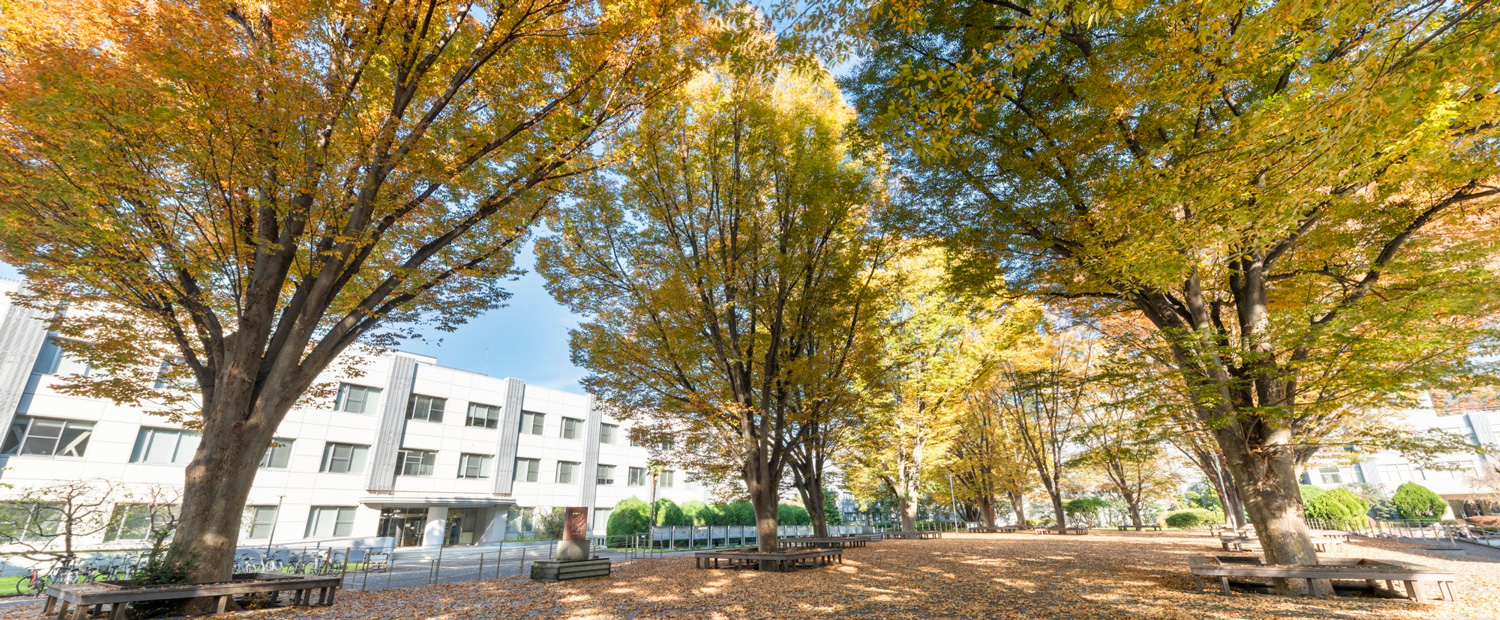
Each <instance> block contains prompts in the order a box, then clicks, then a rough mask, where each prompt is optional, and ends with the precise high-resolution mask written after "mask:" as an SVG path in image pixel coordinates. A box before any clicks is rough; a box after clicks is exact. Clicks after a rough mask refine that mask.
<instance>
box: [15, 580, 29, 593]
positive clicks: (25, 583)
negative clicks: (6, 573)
mask: <svg viewBox="0 0 1500 620" xmlns="http://www.w3.org/2000/svg"><path fill="white" fill-rule="evenodd" d="M16 594H19V595H21V596H26V595H27V594H31V579H30V578H26V579H21V580H19V581H17V582H16Z"/></svg>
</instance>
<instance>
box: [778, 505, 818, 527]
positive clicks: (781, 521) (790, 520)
mask: <svg viewBox="0 0 1500 620" xmlns="http://www.w3.org/2000/svg"><path fill="white" fill-rule="evenodd" d="M776 523H777V524H778V525H811V524H812V515H809V514H807V509H806V508H803V507H801V506H793V505H791V504H782V505H780V506H777V507H776Z"/></svg>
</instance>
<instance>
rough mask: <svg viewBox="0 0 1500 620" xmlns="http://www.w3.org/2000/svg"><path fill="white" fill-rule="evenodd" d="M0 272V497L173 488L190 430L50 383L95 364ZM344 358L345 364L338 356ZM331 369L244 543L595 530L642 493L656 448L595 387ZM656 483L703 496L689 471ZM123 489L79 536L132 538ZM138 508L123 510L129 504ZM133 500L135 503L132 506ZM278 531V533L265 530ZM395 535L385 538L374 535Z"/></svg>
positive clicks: (429, 362)
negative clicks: (568, 524) (565, 527)
mask: <svg viewBox="0 0 1500 620" xmlns="http://www.w3.org/2000/svg"><path fill="white" fill-rule="evenodd" d="M19 286H21V285H20V283H18V282H13V281H0V429H8V430H7V432H6V434H5V436H4V439H3V441H0V484H3V485H9V486H10V487H11V488H9V489H6V488H3V487H0V500H3V499H4V496H5V494H7V493H8V494H11V495H12V496H14V495H15V494H17V493H19V492H20V491H21V490H22V489H27V488H32V487H36V486H39V485H47V484H49V483H52V482H54V481H58V480H87V479H107V480H109V481H112V482H115V483H117V484H120V485H121V486H122V487H123V488H124V489H125V490H126V491H127V492H128V493H130V494H131V495H133V496H135V497H137V498H138V497H141V496H144V495H145V494H146V492H147V490H149V489H151V488H157V487H167V488H171V487H176V488H180V487H181V485H182V478H183V469H182V468H183V465H184V464H185V463H187V461H188V460H189V459H191V457H192V454H193V451H194V449H195V447H196V446H197V443H198V436H197V434H195V433H193V432H191V431H187V430H184V429H182V428H181V427H180V426H177V425H174V424H171V423H169V422H167V421H166V420H165V419H163V418H161V417H159V416H153V415H150V414H147V413H145V412H144V411H143V410H141V409H137V408H132V407H125V406H119V405H116V404H114V403H112V402H110V401H106V400H98V399H92V398H83V397H78V396H73V395H68V394H65V393H62V392H60V391H58V390H57V389H55V386H56V385H57V384H58V383H59V381H60V377H61V376H62V375H69V374H75V373H78V374H86V373H87V372H89V369H88V368H87V367H86V366H84V365H82V364H80V363H78V362H77V361H75V360H71V359H69V358H68V357H67V356H64V355H61V353H60V350H59V349H58V348H57V346H56V345H55V344H53V342H52V340H51V338H50V337H49V335H48V334H47V333H46V332H45V328H44V327H43V326H42V324H41V323H40V322H39V321H37V320H36V317H35V316H34V313H32V312H31V311H29V310H27V309H24V308H18V307H14V306H12V305H11V304H10V303H9V299H8V297H9V293H11V292H14V291H15V290H17V289H18V288H19ZM335 366H338V364H335ZM361 368H362V370H363V373H362V374H361V375H360V376H358V377H347V376H342V375H338V374H334V373H332V371H331V372H330V375H329V376H327V377H326V379H327V380H328V381H329V382H330V383H337V384H338V396H337V398H336V400H335V401H334V402H332V403H328V404H326V405H325V406H322V407H313V408H298V409H294V410H293V411H291V412H290V413H289V414H288V415H287V417H286V420H285V421H283V422H282V424H281V427H280V430H279V432H278V433H277V437H278V440H277V443H276V445H274V446H273V447H272V448H271V450H270V451H269V452H268V453H267V454H266V457H265V459H263V460H262V462H261V465H260V469H259V471H258V472H257V474H256V479H255V485H254V487H253V488H252V490H251V491H250V498H249V507H248V508H247V510H246V518H245V524H244V531H243V533H242V536H241V544H242V545H245V546H267V545H269V544H271V543H273V542H274V544H276V545H277V546H282V545H289V546H291V545H303V544H316V543H325V544H338V542H339V541H346V542H348V543H350V544H359V545H382V546H383V545H385V544H394V545H395V546H396V547H437V546H442V545H467V544H476V543H482V542H497V541H501V540H507V539H517V538H523V537H526V536H527V535H528V534H530V533H531V530H532V527H533V519H532V514H533V511H534V510H535V509H539V508H541V509H547V508H552V507H565V506H586V507H590V508H593V510H592V511H591V515H590V516H591V527H592V528H593V531H594V532H596V533H598V534H602V533H603V532H604V527H605V522H606V521H607V519H608V516H609V511H610V509H611V508H613V507H614V506H615V504H616V503H617V502H619V501H620V500H622V499H626V498H629V497H632V496H634V497H639V498H641V499H643V500H646V501H650V498H651V495H652V492H653V488H652V482H653V481H652V479H651V476H650V475H649V472H648V468H647V467H648V461H649V456H650V455H649V452H648V449H647V448H646V447H642V446H638V445H632V444H633V442H632V441H631V440H630V439H629V438H628V431H629V425H628V424H627V423H625V422H622V421H620V420H617V419H614V418H612V417H610V416H609V415H607V414H606V413H605V412H604V411H603V410H602V408H600V407H596V406H595V405H594V400H593V398H592V397H591V396H588V395H584V394H574V393H569V392H564V391H559V390H554V389H549V388H545V387H539V386H528V385H526V384H525V383H524V382H523V381H521V380H520V379H514V378H504V379H501V378H495V377H490V376H486V375H482V374H477V373H473V372H467V371H463V370H458V369H454V368H446V367H443V366H439V365H438V364H437V363H436V360H434V359H433V358H430V357H424V356H420V355H413V354H409V353H386V354H383V355H380V356H378V357H375V358H373V359H369V360H367V361H366V362H364V363H362V364H361ZM656 483H657V486H656V489H655V492H656V495H657V497H667V498H671V499H673V500H674V501H677V502H679V503H680V502H683V501H687V500H693V499H697V500H700V501H703V500H706V499H707V492H706V490H705V489H704V488H703V487H702V486H701V485H699V484H697V483H694V482H691V481H689V480H687V479H686V477H685V476H684V475H682V472H675V471H671V470H667V471H663V472H661V474H660V476H659V478H658V479H657V480H656ZM121 497H122V499H121V500H120V501H119V503H118V504H117V505H116V506H115V507H114V515H115V517H114V518H115V519H116V520H118V521H119V522H120V523H122V524H123V525H122V526H114V527H111V528H109V530H108V531H106V532H105V533H104V534H103V535H102V536H100V537H97V539H96V540H91V541H86V542H87V543H89V544H88V545H85V546H86V547H91V548H92V547H98V548H111V547H117V546H140V545H141V543H142V540H143V539H144V538H145V536H146V533H147V531H148V530H149V525H148V523H149V517H148V516H147V515H146V514H145V513H144V511H142V510H141V507H140V506H139V505H138V504H135V503H134V502H132V501H131V500H130V499H128V498H125V496H124V495H123V494H122V496H121ZM133 510H134V511H135V512H132V511H133ZM137 513H139V514H137ZM273 536H274V540H272V538H273ZM380 537H388V538H389V540H376V539H378V538H380Z"/></svg>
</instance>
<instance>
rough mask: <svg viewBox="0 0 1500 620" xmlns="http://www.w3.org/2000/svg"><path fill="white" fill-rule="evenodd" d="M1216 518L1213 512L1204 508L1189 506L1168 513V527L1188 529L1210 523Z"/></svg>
mask: <svg viewBox="0 0 1500 620" xmlns="http://www.w3.org/2000/svg"><path fill="white" fill-rule="evenodd" d="M1214 520H1215V516H1214V513H1212V512H1209V511H1207V510H1203V509H1202V508H1189V509H1187V510H1177V511H1173V512H1169V513H1167V519H1166V524H1167V527H1173V528H1177V529H1188V528H1194V527H1203V526H1205V525H1210V524H1212V523H1213V522H1214Z"/></svg>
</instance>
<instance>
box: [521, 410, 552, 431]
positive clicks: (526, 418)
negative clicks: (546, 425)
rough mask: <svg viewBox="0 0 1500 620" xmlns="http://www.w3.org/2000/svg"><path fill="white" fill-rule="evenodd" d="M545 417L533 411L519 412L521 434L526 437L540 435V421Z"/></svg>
mask: <svg viewBox="0 0 1500 620" xmlns="http://www.w3.org/2000/svg"><path fill="white" fill-rule="evenodd" d="M545 418H546V416H544V415H542V414H540V413H537V412H535V411H522V412H521V432H523V433H526V434H528V435H540V434H542V421H543V420H544V419H545Z"/></svg>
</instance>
